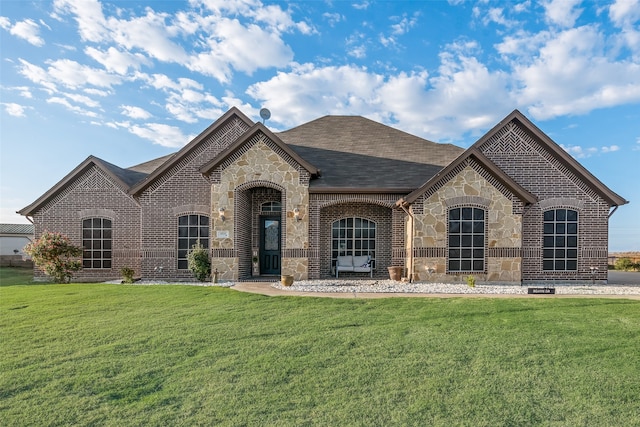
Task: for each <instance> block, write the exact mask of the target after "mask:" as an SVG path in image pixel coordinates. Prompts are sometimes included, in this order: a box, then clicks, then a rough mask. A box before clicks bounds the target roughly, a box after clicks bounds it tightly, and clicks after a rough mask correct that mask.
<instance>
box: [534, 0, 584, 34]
mask: <svg viewBox="0 0 640 427" xmlns="http://www.w3.org/2000/svg"><path fill="white" fill-rule="evenodd" d="M581 2H582V0H548V1H543V2H542V6H543V7H544V8H545V12H546V16H545V17H546V20H547V22H549V23H551V24H555V25H558V26H560V27H564V28H569V27H573V25H574V24H575V22H576V20H577V19H578V17H579V16H580V15H581V14H582V9H577V8H576V6H577V5H579V4H580V3H581Z"/></svg>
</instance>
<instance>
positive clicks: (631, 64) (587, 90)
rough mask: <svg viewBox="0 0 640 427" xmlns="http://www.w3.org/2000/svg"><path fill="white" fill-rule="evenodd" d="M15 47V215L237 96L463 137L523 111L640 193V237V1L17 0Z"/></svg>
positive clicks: (282, 113) (5, 140) (9, 169)
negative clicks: (66, 182) (83, 171)
mask: <svg viewBox="0 0 640 427" xmlns="http://www.w3.org/2000/svg"><path fill="white" fill-rule="evenodd" d="M0 42H1V45H0V49H1V59H2V60H1V61H0V73H1V74H0V114H1V116H0V120H1V122H0V127H1V130H0V132H1V133H0V137H1V144H2V145H1V151H0V166H1V171H0V202H1V204H0V221H1V222H3V223H6V222H9V223H19V222H26V219H25V218H23V217H20V216H19V215H17V214H15V211H16V210H19V209H21V208H23V207H25V206H27V205H28V204H30V203H31V202H33V201H34V200H35V199H36V198H38V197H39V196H40V195H41V194H43V193H44V192H45V191H46V190H48V189H49V188H51V186H53V185H54V184H55V183H56V182H58V181H59V180H60V179H61V178H62V177H64V176H65V175H66V174H67V173H69V172H70V171H71V170H72V169H73V168H74V167H75V166H77V165H78V164H79V163H81V162H82V161H83V160H84V159H85V158H86V157H87V156H89V155H95V156H97V157H100V158H102V159H104V160H106V161H108V162H111V163H114V164H117V165H119V166H122V167H128V166H131V165H134V164H137V163H141V162H144V161H147V160H150V159H153V158H156V157H159V156H163V155H165V154H169V153H172V152H174V151H176V150H177V149H179V148H180V147H181V146H183V145H184V144H186V143H187V142H188V141H189V140H190V139H191V138H192V137H194V136H195V135H197V134H198V133H199V132H201V131H202V130H204V129H205V128H206V127H207V126H208V125H209V124H211V123H212V122H213V121H214V120H215V119H216V118H218V117H219V116H220V115H221V114H222V113H224V112H225V111H227V110H228V109H229V108H230V107H232V106H237V107H239V108H240V109H241V110H242V111H244V112H245V113H246V114H247V115H249V116H250V117H251V118H253V119H254V120H260V118H259V111H260V109H261V108H262V107H267V108H269V109H270V110H271V113H272V116H271V119H270V120H269V121H268V122H267V125H268V126H270V127H271V128H272V129H273V130H276V131H278V130H284V129H288V128H290V127H293V126H296V125H299V124H301V123H304V122H306V121H309V120H312V119H314V118H317V117H320V116H323V115H326V114H349V115H363V116H366V117H369V118H371V119H374V120H377V121H380V122H382V123H385V124H388V125H391V126H394V127H396V128H399V129H402V130H404V131H407V132H410V133H413V134H415V135H419V136H422V137H424V138H427V139H430V140H433V141H437V142H449V143H454V144H457V145H460V146H462V147H468V146H469V145H471V144H472V143H473V142H475V141H476V140H477V139H478V138H479V137H480V136H482V134H483V133H485V132H486V131H487V130H489V129H490V128H491V127H493V126H494V125H495V124H496V123H498V122H499V121H500V120H501V119H502V118H503V117H504V116H506V115H507V114H509V113H510V112H511V111H512V110H513V109H515V108H517V109H519V110H520V111H522V112H523V113H524V114H525V115H527V116H528V117H529V118H530V119H531V120H532V121H533V122H534V123H536V124H537V125H538V126H539V127H540V128H541V129H542V130H543V131H544V132H545V133H547V134H548V135H549V136H550V137H551V138H552V139H554V140H555V141H556V142H557V143H558V144H561V145H562V146H563V147H564V148H565V149H566V150H567V151H569V152H570V153H571V154H572V155H573V156H574V157H575V158H577V159H578V161H580V162H581V163H582V164H583V165H584V166H585V167H586V168H587V169H589V170H590V171H591V172H592V173H593V174H594V175H595V176H596V177H598V178H599V179H600V180H601V181H602V182H604V183H605V184H606V185H608V186H609V187H610V188H611V189H612V190H613V191H615V192H617V193H618V194H620V195H621V196H623V197H624V198H625V199H627V200H630V201H631V203H630V204H627V205H625V206H622V207H620V208H619V209H618V210H617V211H616V212H615V214H614V215H613V216H612V217H611V221H610V227H611V228H610V250H612V251H623V250H640V225H639V222H640V221H639V220H640V208H638V206H640V205H639V202H640V190H639V188H640V186H639V182H640V179H638V176H639V175H640V174H639V173H638V171H637V169H638V168H639V167H640V0H614V1H599V2H593V1H587V2H581V1H579V0H561V1H553V0H544V1H539V2H538V1H531V0H525V1H517V0H516V1H510V2H493V1H492V2H488V1H484V0H482V1H462V0H450V1H448V2H447V1H395V2H391V1H301V2H268V1H264V2H261V1H255V0H191V1H185V2H172V1H161V2H160V1H159V2H155V1H148V2H135V1H119V2H112V1H97V0H83V1H79V0H55V1H23V0H20V1H11V0H9V1H6V0H3V1H2V2H1V3H0Z"/></svg>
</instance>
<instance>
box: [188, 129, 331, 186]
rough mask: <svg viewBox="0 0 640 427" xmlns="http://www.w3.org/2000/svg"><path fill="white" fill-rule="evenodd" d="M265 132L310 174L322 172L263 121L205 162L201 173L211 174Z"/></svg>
mask: <svg viewBox="0 0 640 427" xmlns="http://www.w3.org/2000/svg"><path fill="white" fill-rule="evenodd" d="M258 133H263V134H264V135H265V136H266V137H267V138H269V139H270V140H271V141H273V143H274V144H276V145H277V146H278V147H279V148H280V149H281V150H282V151H284V152H285V153H287V154H288V155H289V156H291V158H292V159H293V160H295V161H296V162H297V163H298V164H299V165H300V166H301V167H303V168H304V169H306V170H307V172H309V174H310V175H312V176H313V175H318V174H319V173H320V171H319V169H318V168H316V167H315V166H314V165H312V164H311V163H309V162H308V161H306V160H305V159H303V158H302V157H301V156H300V155H299V154H298V153H296V152H295V151H294V150H292V149H291V147H289V146H288V145H287V144H285V143H284V142H283V141H282V140H281V139H280V138H278V137H277V136H276V135H275V134H274V133H273V132H271V131H270V130H269V129H268V128H267V127H266V126H265V125H263V124H262V123H256V124H255V125H253V126H252V127H251V128H250V129H249V130H247V131H246V132H245V133H244V134H243V135H242V136H241V137H240V138H238V139H237V140H236V141H235V142H233V143H232V144H231V145H229V146H228V147H227V148H226V149H224V150H223V151H222V152H221V153H220V154H218V155H217V156H216V157H215V158H214V159H212V160H211V161H209V162H207V163H206V164H204V165H203V166H202V167H201V168H200V169H199V170H200V172H201V173H203V174H205V175H209V174H211V172H212V171H213V170H214V169H215V168H216V167H218V166H219V165H221V164H222V163H224V162H225V160H227V159H228V158H229V157H230V156H232V155H233V154H234V153H235V152H236V151H237V150H238V149H239V148H240V147H242V146H243V145H244V144H246V143H247V142H248V141H249V140H250V139H251V138H253V137H254V136H255V135H256V134H258Z"/></svg>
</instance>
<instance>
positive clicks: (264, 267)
mask: <svg viewBox="0 0 640 427" xmlns="http://www.w3.org/2000/svg"><path fill="white" fill-rule="evenodd" d="M280 257H281V254H280V217H260V274H280Z"/></svg>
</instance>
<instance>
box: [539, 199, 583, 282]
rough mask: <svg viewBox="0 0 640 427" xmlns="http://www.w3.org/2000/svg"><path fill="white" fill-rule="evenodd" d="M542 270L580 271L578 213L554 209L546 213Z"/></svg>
mask: <svg viewBox="0 0 640 427" xmlns="http://www.w3.org/2000/svg"><path fill="white" fill-rule="evenodd" d="M542 246H543V249H542V269H543V270H555V271H567V270H569V271H571V270H573V271H575V270H577V269H578V212H577V211H574V210H573V209H552V210H548V211H545V212H544V236H543V242H542Z"/></svg>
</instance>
